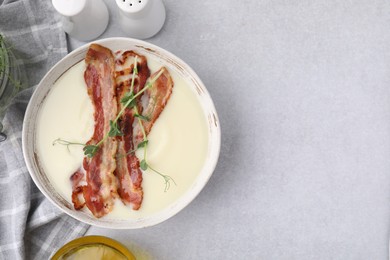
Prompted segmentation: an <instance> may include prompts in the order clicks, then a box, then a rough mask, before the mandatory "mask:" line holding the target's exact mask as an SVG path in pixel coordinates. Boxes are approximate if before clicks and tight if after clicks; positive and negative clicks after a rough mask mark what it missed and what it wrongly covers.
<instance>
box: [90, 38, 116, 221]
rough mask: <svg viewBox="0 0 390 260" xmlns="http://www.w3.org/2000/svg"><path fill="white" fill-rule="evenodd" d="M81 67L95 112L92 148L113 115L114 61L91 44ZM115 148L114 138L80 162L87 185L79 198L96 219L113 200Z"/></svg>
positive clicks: (107, 140) (99, 48)
mask: <svg viewBox="0 0 390 260" xmlns="http://www.w3.org/2000/svg"><path fill="white" fill-rule="evenodd" d="M85 63H86V65H87V68H86V70H85V72H84V79H85V82H86V84H87V91H88V95H89V97H90V99H91V101H92V104H93V106H94V108H95V111H94V119H95V127H94V133H93V135H92V138H91V139H90V140H89V141H88V142H87V145H96V144H97V143H98V142H99V141H100V140H102V139H103V137H104V136H105V134H106V133H107V132H108V131H109V129H110V124H109V121H110V120H114V118H115V116H116V114H117V101H116V94H115V78H114V71H115V61H114V56H113V54H112V53H111V50H109V49H107V48H105V47H103V46H100V45H97V44H91V45H90V47H89V50H88V52H87V55H86V58H85ZM117 146H118V144H117V141H116V139H115V138H107V139H106V141H105V142H104V143H103V144H102V145H101V146H100V147H99V149H98V151H97V153H96V154H95V155H94V156H93V157H92V158H88V157H85V158H84V162H83V166H84V169H85V171H86V181H87V185H86V186H84V187H83V195H84V198H85V203H86V205H87V207H88V208H89V210H90V211H91V212H92V213H93V215H94V216H96V217H98V218H99V217H102V216H104V215H106V214H107V213H109V212H110V211H111V210H112V207H113V205H114V198H115V197H117V180H116V178H115V176H114V174H113V172H114V170H115V168H116V162H115V154H116V152H117Z"/></svg>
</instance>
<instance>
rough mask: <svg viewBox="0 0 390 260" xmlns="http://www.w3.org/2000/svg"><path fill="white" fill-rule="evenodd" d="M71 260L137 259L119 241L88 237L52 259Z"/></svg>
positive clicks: (65, 248) (60, 250)
mask: <svg viewBox="0 0 390 260" xmlns="http://www.w3.org/2000/svg"><path fill="white" fill-rule="evenodd" d="M97 257H100V258H97ZM71 259H72V260H73V259H74V260H76V259H94V260H99V259H104V260H106V259H118V260H120V259H125V260H135V257H134V255H133V254H132V253H131V252H130V251H129V250H128V249H127V248H126V247H125V246H124V245H122V244H121V243H119V242H118V241H115V240H113V239H111V238H108V237H103V236H86V237H80V238H77V239H75V240H72V241H70V242H69V243H67V244H65V245H64V246H63V247H61V248H60V249H59V250H58V251H57V252H56V253H55V254H54V255H53V256H52V258H51V260H71Z"/></svg>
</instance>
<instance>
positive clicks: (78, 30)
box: [52, 0, 109, 41]
mask: <svg viewBox="0 0 390 260" xmlns="http://www.w3.org/2000/svg"><path fill="white" fill-rule="evenodd" d="M52 4H53V6H54V8H55V9H56V10H57V12H58V13H60V14H61V15H62V26H63V29H64V31H65V32H66V33H68V34H69V36H71V37H72V38H75V39H77V40H81V41H89V40H92V39H95V38H97V37H98V36H99V35H101V34H102V33H103V32H104V30H105V29H106V27H107V24H108V18H109V14H108V9H107V6H106V4H105V3H104V2H103V0H52Z"/></svg>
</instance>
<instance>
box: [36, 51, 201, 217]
mask: <svg viewBox="0 0 390 260" xmlns="http://www.w3.org/2000/svg"><path fill="white" fill-rule="evenodd" d="M148 66H149V68H150V70H151V73H153V72H155V71H157V70H158V69H159V68H160V67H161V65H160V64H158V63H157V62H155V61H152V60H151V58H150V57H148ZM84 70H85V63H84V61H81V62H79V63H78V64H76V65H75V66H73V67H72V68H71V69H69V70H68V71H67V72H66V73H65V74H64V75H62V76H61V77H60V78H59V79H58V81H57V82H56V83H55V84H54V86H53V88H52V90H51V91H50V93H49V94H48V96H47V97H46V99H45V101H44V104H43V105H42V107H41V109H40V112H39V113H40V114H39V116H38V123H37V139H36V146H37V152H38V156H39V160H40V163H41V165H42V167H43V169H44V171H45V173H46V175H47V176H48V178H49V180H50V182H51V184H52V185H53V187H54V188H55V189H56V190H57V191H58V192H59V194H60V195H61V196H63V198H65V199H66V200H68V201H69V202H71V194H72V187H71V183H70V180H69V177H70V176H71V175H72V174H73V173H74V172H75V171H76V170H77V169H79V168H80V167H81V165H82V161H83V157H84V154H83V150H82V148H83V147H82V146H81V145H71V146H69V147H67V146H64V145H60V144H56V145H53V141H54V140H56V139H57V138H61V139H63V140H67V141H72V142H77V143H85V142H87V141H88V140H89V139H90V137H91V136H92V133H93V126H94V119H93V106H92V103H91V101H90V98H89V96H88V94H87V91H86V85H85V82H84V77H83V74H84ZM169 72H170V74H171V76H172V78H173V81H174V88H173V92H172V95H171V98H170V100H169V102H168V104H167V106H166V107H165V109H164V111H163V112H162V114H161V115H160V117H159V119H158V120H157V121H156V122H155V124H154V126H153V128H152V131H151V132H150V134H149V136H148V139H149V145H148V151H147V152H148V163H149V164H150V165H151V166H152V167H153V168H154V169H156V170H158V171H160V172H162V173H164V174H166V175H169V176H170V177H172V178H173V179H174V181H175V182H176V185H175V184H173V183H171V186H170V188H169V190H168V191H166V192H165V191H164V189H165V182H164V179H163V178H162V177H161V176H159V175H158V174H156V173H155V172H153V171H151V170H150V169H148V170H147V171H145V172H143V182H142V188H143V190H144V198H143V202H142V205H141V208H140V209H139V210H138V211H135V210H132V209H131V207H127V206H124V204H123V203H122V202H121V201H120V199H117V201H116V203H115V207H114V209H113V211H112V212H111V213H109V214H108V215H106V216H105V217H103V218H116V219H118V218H120V219H123V218H134V219H136V218H141V217H145V216H149V215H151V214H152V213H156V212H158V211H160V210H162V209H164V208H166V207H167V206H169V205H170V204H172V203H173V202H174V201H175V200H177V199H178V198H179V197H180V196H181V195H182V194H183V193H184V192H186V191H187V190H188V189H189V187H190V186H191V185H192V184H193V182H194V180H195V178H196V177H197V175H198V174H199V172H200V171H201V169H202V167H203V164H204V162H205V159H206V154H207V145H208V130H207V123H206V117H205V115H204V113H203V111H202V108H201V105H200V103H199V101H198V99H197V97H196V92H195V91H194V90H193V89H192V88H190V87H189V85H188V84H189V83H188V82H187V81H185V80H184V79H182V78H181V77H180V76H179V75H178V74H177V73H176V72H175V71H172V70H171V69H170V70H169ZM137 156H138V158H140V160H142V159H143V151H142V150H138V151H137ZM83 210H85V211H89V210H88V209H87V208H86V207H85V208H84V209H83Z"/></svg>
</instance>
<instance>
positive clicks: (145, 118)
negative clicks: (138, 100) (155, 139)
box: [134, 114, 150, 122]
mask: <svg viewBox="0 0 390 260" xmlns="http://www.w3.org/2000/svg"><path fill="white" fill-rule="evenodd" d="M134 116H135V117H138V118H139V119H141V120H144V121H148V122H149V121H150V118H149V117H147V116H143V115H140V114H135V115H134Z"/></svg>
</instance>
